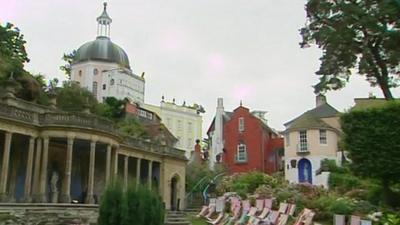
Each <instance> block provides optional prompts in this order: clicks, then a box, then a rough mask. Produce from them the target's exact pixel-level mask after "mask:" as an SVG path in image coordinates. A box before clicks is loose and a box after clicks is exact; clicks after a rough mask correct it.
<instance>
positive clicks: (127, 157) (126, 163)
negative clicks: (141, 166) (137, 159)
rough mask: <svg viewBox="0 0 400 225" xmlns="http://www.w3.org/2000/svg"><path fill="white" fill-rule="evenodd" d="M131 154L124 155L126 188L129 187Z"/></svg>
mask: <svg viewBox="0 0 400 225" xmlns="http://www.w3.org/2000/svg"><path fill="white" fill-rule="evenodd" d="M128 163H129V156H127V155H126V156H125V157H124V188H127V187H128V172H129V170H128V169H129V164H128Z"/></svg>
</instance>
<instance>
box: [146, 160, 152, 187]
mask: <svg viewBox="0 0 400 225" xmlns="http://www.w3.org/2000/svg"><path fill="white" fill-rule="evenodd" d="M152 183H153V161H151V160H149V168H148V172H147V184H148V185H149V189H150V190H151V188H152Z"/></svg>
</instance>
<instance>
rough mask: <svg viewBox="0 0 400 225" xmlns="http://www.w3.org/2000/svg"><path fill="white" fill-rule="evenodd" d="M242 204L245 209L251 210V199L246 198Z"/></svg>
mask: <svg viewBox="0 0 400 225" xmlns="http://www.w3.org/2000/svg"><path fill="white" fill-rule="evenodd" d="M242 206H243V209H244V210H247V211H249V210H250V201H249V200H244V201H243V202H242Z"/></svg>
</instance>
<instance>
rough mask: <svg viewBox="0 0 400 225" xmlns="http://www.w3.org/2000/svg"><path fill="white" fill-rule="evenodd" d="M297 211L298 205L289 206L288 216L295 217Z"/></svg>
mask: <svg viewBox="0 0 400 225" xmlns="http://www.w3.org/2000/svg"><path fill="white" fill-rule="evenodd" d="M295 211H296V205H295V204H289V205H288V208H287V211H286V214H288V215H289V216H293V215H294V212H295Z"/></svg>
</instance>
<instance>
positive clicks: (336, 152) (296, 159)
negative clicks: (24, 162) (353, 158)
mask: <svg viewBox="0 0 400 225" xmlns="http://www.w3.org/2000/svg"><path fill="white" fill-rule="evenodd" d="M285 127H286V130H285V131H284V134H285V178H286V180H288V181H289V182H291V183H302V182H307V183H310V184H314V185H322V186H324V187H328V178H329V172H321V170H320V169H321V162H322V161H323V160H324V159H330V160H335V161H336V162H337V164H340V163H341V159H342V154H341V153H342V152H341V150H340V149H339V145H338V143H339V141H340V136H341V129H340V123H339V112H338V111H337V110H336V109H335V108H333V107H332V106H331V105H329V104H328V103H327V102H326V97H325V96H323V95H318V96H317V97H316V107H315V108H314V109H311V110H309V111H307V112H305V113H303V114H302V115H300V116H299V117H297V118H295V119H293V120H292V121H289V122H287V123H286V124H285Z"/></svg>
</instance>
